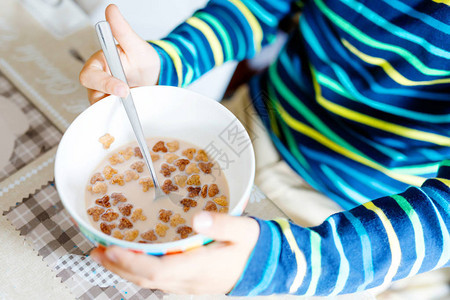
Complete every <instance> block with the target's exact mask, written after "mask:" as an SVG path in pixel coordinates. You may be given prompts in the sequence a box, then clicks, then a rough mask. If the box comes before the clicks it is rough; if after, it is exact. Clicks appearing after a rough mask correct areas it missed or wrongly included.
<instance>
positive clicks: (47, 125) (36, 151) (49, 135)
mask: <svg viewBox="0 0 450 300" xmlns="http://www.w3.org/2000/svg"><path fill="white" fill-rule="evenodd" d="M0 96H3V97H5V98H7V99H8V100H10V101H12V102H13V103H15V104H16V105H17V106H18V107H19V108H20V109H21V110H22V111H23V112H24V113H25V115H26V117H27V119H28V121H29V123H30V128H29V129H28V130H27V132H25V133H24V134H23V135H21V136H19V137H18V138H17V139H16V143H15V145H14V152H13V154H12V156H11V158H10V159H9V163H8V164H7V165H6V166H5V167H4V168H2V169H0V181H2V180H3V179H5V178H6V177H8V176H10V175H11V174H13V173H14V172H16V171H17V170H19V169H20V168H22V167H24V166H25V165H27V164H28V163H30V162H32V161H33V160H35V159H36V158H38V157H39V156H40V155H42V154H44V153H45V152H47V151H48V150H50V149H51V148H52V147H54V146H56V145H57V144H58V142H59V140H60V139H61V137H62V134H61V132H60V131H59V130H58V129H57V128H56V127H55V126H53V125H52V123H51V122H50V121H49V120H48V119H47V118H46V117H45V116H44V115H43V114H42V113H41V112H40V111H39V110H37V109H36V107H35V106H34V105H33V104H31V102H30V101H28V100H27V99H26V98H25V97H24V96H23V95H22V94H21V93H20V92H19V91H18V90H17V89H16V88H15V87H14V86H13V85H12V84H11V83H10V82H9V81H8V80H7V79H6V78H5V76H4V75H3V74H2V73H0Z"/></svg>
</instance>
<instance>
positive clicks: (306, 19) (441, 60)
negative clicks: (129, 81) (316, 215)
mask: <svg viewBox="0 0 450 300" xmlns="http://www.w3.org/2000/svg"><path fill="white" fill-rule="evenodd" d="M449 5H450V2H449V0H409V1H402V0H380V1H363V0H304V1H288V0H278V1H273V0H229V1H225V0H212V1H210V2H209V3H208V5H207V6H206V7H205V8H204V9H201V10H199V11H197V12H196V13H195V14H194V16H193V17H191V18H189V19H188V20H187V21H186V22H185V23H183V24H181V25H180V26H178V27H177V28H176V29H175V30H173V32H171V33H170V34H169V35H168V36H167V37H166V38H164V39H162V40H159V41H153V42H152V43H153V45H154V46H155V48H156V49H157V51H158V53H159V55H160V58H161V62H162V67H161V74H160V80H159V83H160V84H166V85H178V86H185V85H188V84H189V83H191V82H192V81H194V80H195V79H196V78H198V77H199V76H201V75H202V74H204V73H205V72H207V71H208V70H210V69H211V68H213V67H214V66H216V65H220V64H222V63H223V62H226V61H229V60H242V59H245V58H250V57H252V56H253V55H254V54H255V53H257V52H258V51H259V50H260V49H261V48H262V47H263V46H264V45H266V44H269V43H270V42H272V41H273V40H274V38H275V35H276V32H277V27H278V24H279V22H280V20H282V19H283V18H285V17H289V16H290V15H292V14H293V13H294V12H296V11H298V10H301V11H302V12H301V16H300V19H299V22H298V26H297V28H296V29H295V30H294V31H293V32H292V33H291V34H290V36H289V39H288V41H287V42H286V45H285V46H284V48H283V49H282V51H281V52H280V54H279V56H278V58H277V60H276V61H275V62H274V63H273V64H272V65H271V66H270V67H269V69H268V70H267V71H266V72H264V73H263V74H262V75H259V76H257V77H255V78H253V79H252V81H251V84H250V87H251V96H252V99H253V103H254V106H255V108H256V110H257V111H258V113H259V114H260V116H261V118H262V120H263V122H264V123H265V125H266V126H267V128H268V130H269V133H270V135H271V137H272V139H273V141H274V144H275V145H276V147H277V149H278V150H279V152H280V154H281V155H282V156H283V158H284V159H285V160H286V161H287V163H288V164H289V165H290V166H291V167H292V168H293V169H294V170H296V171H297V172H298V173H299V174H300V175H301V176H302V177H303V178H304V179H305V180H307V181H308V182H309V183H310V184H311V185H312V186H313V187H314V188H316V189H317V190H319V191H321V192H323V193H324V194H326V195H327V196H329V197H330V198H331V199H333V200H335V201H336V202H337V203H338V204H340V205H341V206H342V207H343V208H344V209H351V210H349V211H345V212H342V213H339V214H336V215H333V216H331V217H330V218H328V219H327V220H326V221H325V222H324V223H323V224H322V225H320V226H318V227H314V228H301V227H299V226H296V225H294V224H290V223H288V222H287V221H285V220H275V221H261V220H259V224H260V227H261V234H260V237H259V240H258V243H257V245H256V247H255V249H254V251H253V253H252V256H251V258H250V259H249V262H248V264H247V267H246V270H245V271H244V273H243V275H242V278H241V279H240V280H239V282H238V283H237V285H236V286H235V288H234V289H233V290H232V291H231V294H232V295H258V294H272V293H296V294H301V295H331V294H339V293H349V292H354V291H358V290H363V289H366V288H372V287H376V286H379V285H382V284H387V283H389V282H390V281H392V280H396V279H400V278H404V277H407V276H412V275H414V274H417V273H421V272H425V271H428V270H432V269H436V268H440V267H443V266H449V264H450V235H449V230H450V163H449V162H448V161H447V162H445V161H444V160H445V159H448V158H450V137H449V135H450V39H449V37H450V7H449ZM442 161H444V162H442ZM440 163H441V168H440V171H439V172H438V167H439V164H440ZM433 177H435V178H434V179H431V178H433ZM427 179H428V180H427ZM374 199H376V200H374ZM298 201H302V199H298Z"/></svg>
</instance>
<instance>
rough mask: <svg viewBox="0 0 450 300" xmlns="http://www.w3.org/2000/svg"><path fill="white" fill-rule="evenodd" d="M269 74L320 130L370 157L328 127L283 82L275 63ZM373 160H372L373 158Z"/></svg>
mask: <svg viewBox="0 0 450 300" xmlns="http://www.w3.org/2000/svg"><path fill="white" fill-rule="evenodd" d="M269 76H270V78H271V79H272V82H273V83H274V86H275V89H276V90H277V91H278V92H279V93H280V94H281V95H282V96H283V98H284V99H285V100H286V101H287V102H288V103H289V104H290V105H291V106H292V107H293V108H294V109H295V110H296V111H297V112H298V113H300V114H301V115H303V116H304V117H305V119H306V120H308V121H309V122H310V123H311V124H312V125H313V126H314V127H315V128H316V129H317V130H318V131H320V132H321V133H322V134H324V135H325V136H327V137H328V138H329V139H331V140H333V141H334V142H335V143H337V144H339V145H341V146H343V147H345V148H347V149H348V150H350V151H352V152H354V153H356V154H358V155H360V156H362V157H364V158H366V159H368V160H371V159H370V158H368V157H367V156H365V155H364V154H363V153H361V152H360V151H358V150H357V149H355V148H354V147H353V146H351V145H350V144H349V143H347V142H346V141H345V140H343V139H342V138H341V137H340V136H339V135H337V134H336V133H334V132H333V131H332V130H331V129H330V128H328V127H327V126H326V125H325V124H324V123H323V122H322V121H321V120H320V119H319V118H318V117H317V116H316V115H315V114H313V113H312V112H311V111H310V110H309V108H308V107H306V106H305V105H304V104H303V102H302V101H301V100H300V99H298V98H297V96H295V94H294V93H292V91H291V90H289V89H288V87H287V86H286V85H285V84H284V83H283V81H282V80H281V78H280V77H279V75H278V73H277V71H276V64H275V63H273V64H272V65H271V66H270V67H269ZM371 161H372V160H371Z"/></svg>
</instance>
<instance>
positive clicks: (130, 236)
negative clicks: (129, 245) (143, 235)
mask: <svg viewBox="0 0 450 300" xmlns="http://www.w3.org/2000/svg"><path fill="white" fill-rule="evenodd" d="M124 236H125V237H124V240H126V241H129V242H132V241H134V240H135V239H136V238H137V237H138V236H139V230H137V229H133V230H126V231H125V232H124Z"/></svg>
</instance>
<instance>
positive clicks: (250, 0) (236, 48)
mask: <svg viewBox="0 0 450 300" xmlns="http://www.w3.org/2000/svg"><path fill="white" fill-rule="evenodd" d="M291 2H294V0H278V1H272V0H211V1H209V2H208V4H207V6H206V7H205V8H203V9H201V10H198V11H197V12H195V14H194V15H193V16H192V17H190V18H189V19H187V20H186V21H185V22H184V23H182V24H181V25H179V26H178V27H176V28H175V29H174V30H173V31H172V32H171V33H170V34H169V35H168V36H167V37H165V38H164V39H161V40H157V41H150V43H151V44H152V46H154V47H155V49H156V51H157V52H158V54H159V57H160V59H161V72H160V77H159V84H160V85H172V86H181V87H183V86H186V85H188V84H189V83H191V82H193V81H194V80H195V79H197V78H198V77H200V76H201V75H202V74H204V73H206V72H207V71H209V70H210V69H212V68H213V67H215V66H219V65H221V64H223V63H224V62H226V61H230V60H239V61H240V60H243V59H245V58H251V57H253V56H254V55H255V53H257V52H258V51H260V49H261V48H262V47H263V46H264V45H266V44H269V43H271V42H272V41H273V40H274V39H275V36H276V32H277V28H278V24H279V22H280V21H281V20H282V19H283V18H284V17H286V16H287V15H289V14H290V13H292V12H293V11H295V10H293V9H292V7H299V5H301V4H295V5H294V4H292V3H291ZM297 2H298V3H301V1H297ZM297 2H296V3H297ZM291 5H293V6H291Z"/></svg>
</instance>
